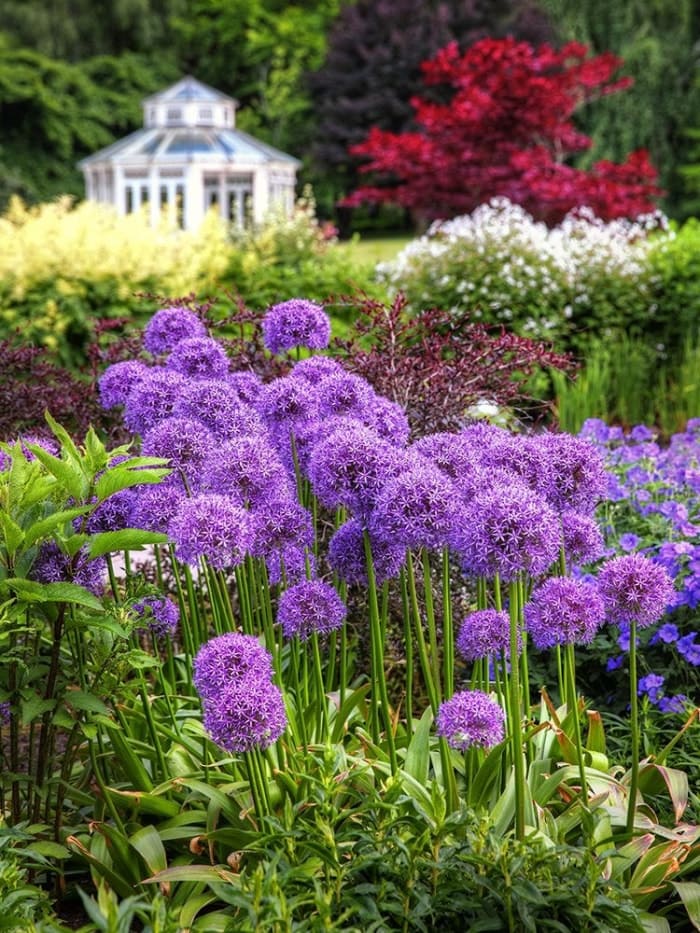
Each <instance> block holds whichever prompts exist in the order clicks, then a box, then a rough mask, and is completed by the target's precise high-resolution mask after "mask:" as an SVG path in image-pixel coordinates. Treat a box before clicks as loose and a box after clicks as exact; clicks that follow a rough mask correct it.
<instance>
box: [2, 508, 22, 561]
mask: <svg viewBox="0 0 700 933" xmlns="http://www.w3.org/2000/svg"><path fill="white" fill-rule="evenodd" d="M0 524H1V525H2V533H3V537H4V539H5V550H6V551H7V554H8V557H10V558H13V557H14V556H15V554H16V553H17V549H18V548H20V547H22V544H23V543H24V532H23V531H22V529H21V528H20V526H19V525H18V524H17V522H16V521H14V520H13V519H12V518H11V517H10V516H9V515H8V514H7V512H0Z"/></svg>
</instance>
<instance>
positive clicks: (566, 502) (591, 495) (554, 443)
mask: <svg viewBox="0 0 700 933" xmlns="http://www.w3.org/2000/svg"><path fill="white" fill-rule="evenodd" d="M535 440H536V443H537V444H539V445H540V446H541V449H542V451H543V453H544V455H545V458H546V459H547V462H548V464H549V468H548V470H547V471H546V474H545V475H544V477H543V483H542V485H541V486H540V487H539V488H540V489H541V491H542V493H543V494H544V495H545V496H546V498H547V499H548V500H549V501H550V502H551V504H552V505H553V506H554V507H555V508H556V509H559V511H562V512H563V511H565V510H566V509H574V510H575V511H577V512H592V511H593V510H594V509H595V507H596V505H597V504H598V502H599V501H600V500H601V499H602V498H603V497H604V496H605V492H606V489H607V485H608V483H607V475H606V472H605V466H604V464H603V459H602V457H601V456H600V454H599V453H598V451H597V450H596V448H595V447H594V446H593V445H592V444H590V443H589V442H588V441H584V440H582V439H581V438H580V437H573V436H572V435H571V434H551V433H547V434H541V435H538V436H537V438H536V439H535Z"/></svg>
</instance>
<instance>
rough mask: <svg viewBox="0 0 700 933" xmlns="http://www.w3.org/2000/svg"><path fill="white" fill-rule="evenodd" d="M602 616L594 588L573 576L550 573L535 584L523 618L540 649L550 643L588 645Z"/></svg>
mask: <svg viewBox="0 0 700 933" xmlns="http://www.w3.org/2000/svg"><path fill="white" fill-rule="evenodd" d="M604 620H605V607H604V605H603V600H602V599H601V597H600V595H599V593H598V591H597V589H596V588H595V587H594V586H592V585H591V584H590V583H586V582H584V581H583V580H575V579H573V578H572V577H550V578H549V579H548V580H545V582H544V583H542V584H541V585H540V586H538V587H536V588H535V589H534V590H533V592H532V595H531V596H530V602H529V603H526V605H525V622H526V624H527V631H528V633H529V635H530V637H531V638H532V641H533V644H534V645H535V647H536V648H539V649H540V650H542V649H544V648H551V647H552V646H553V645H574V644H583V645H587V644H589V643H590V642H591V641H593V639H594V637H595V634H596V632H597V631H598V629H599V628H600V626H601V625H602V624H603V621H604Z"/></svg>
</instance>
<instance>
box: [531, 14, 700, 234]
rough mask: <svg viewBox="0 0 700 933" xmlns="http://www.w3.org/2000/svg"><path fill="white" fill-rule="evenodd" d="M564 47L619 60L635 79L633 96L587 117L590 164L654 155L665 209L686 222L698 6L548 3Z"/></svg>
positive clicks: (695, 108) (696, 95)
mask: <svg viewBox="0 0 700 933" xmlns="http://www.w3.org/2000/svg"><path fill="white" fill-rule="evenodd" d="M541 4H542V6H543V8H544V9H546V10H547V11H548V12H549V13H550V15H551V17H552V19H553V21H554V22H555V23H556V24H557V25H558V28H559V31H560V38H561V39H562V40H569V39H576V40H578V41H580V42H583V43H585V44H587V45H590V46H591V48H592V51H593V52H602V51H605V50H606V49H608V50H610V51H612V52H614V53H615V54H616V55H618V56H620V57H621V58H622V59H623V60H624V63H625V66H624V71H625V74H626V75H629V76H630V77H632V78H633V80H634V85H633V86H632V88H631V89H630V90H629V91H628V92H627V93H626V94H620V95H615V96H613V97H608V98H606V99H605V100H602V101H600V103H599V104H598V105H597V106H596V107H595V108H591V109H590V111H589V112H588V113H586V114H585V115H582V119H581V126H582V128H583V129H584V131H585V132H586V133H588V134H589V135H590V136H592V137H593V140H594V145H593V147H592V149H591V151H590V152H589V153H588V155H587V157H586V163H588V162H594V161H596V160H598V159H610V160H612V161H619V160H620V159H621V158H622V157H623V156H624V154H625V153H627V152H630V151H631V150H634V149H638V148H645V149H648V150H649V152H650V153H651V158H652V161H653V162H654V164H655V165H656V166H657V167H658V169H659V172H660V180H661V185H662V186H663V187H664V188H665V189H666V191H667V196H666V199H665V207H666V209H667V210H668V211H669V212H670V213H672V214H675V215H678V216H685V215H686V214H687V213H688V206H689V205H688V204H686V203H684V200H685V191H684V182H683V178H682V176H681V173H680V172H679V166H680V165H681V164H683V163H684V162H685V161H688V152H689V145H690V141H689V140H688V138H687V136H686V133H685V131H686V129H687V127H689V126H693V125H696V124H697V120H698V117H697V114H698V113H700V82H699V81H697V80H694V77H695V75H697V73H698V67H699V66H700V4H698V2H697V0H617V2H615V3H611V2H610V0H541Z"/></svg>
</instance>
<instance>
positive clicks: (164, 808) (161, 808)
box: [107, 761, 180, 838]
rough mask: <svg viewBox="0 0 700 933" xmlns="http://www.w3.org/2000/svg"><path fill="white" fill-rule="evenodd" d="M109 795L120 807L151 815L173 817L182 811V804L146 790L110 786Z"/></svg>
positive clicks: (165, 817)
mask: <svg viewBox="0 0 700 933" xmlns="http://www.w3.org/2000/svg"><path fill="white" fill-rule="evenodd" d="M120 764H122V762H121V761H120ZM125 771H126V769H125ZM107 795H108V796H109V797H110V799H111V800H112V801H113V802H114V803H116V804H117V806H119V807H128V808H129V809H130V810H137V811H138V812H139V813H143V814H146V813H147V814H149V815H150V816H158V817H162V818H164V819H172V818H173V817H174V816H177V815H178V814H179V812H180V805H179V804H178V803H175V801H174V800H168V799H167V798H166V797H160V796H158V795H157V794H149V793H147V792H146V791H134V790H115V789H114V788H112V787H108V788H107ZM163 838H165V836H163Z"/></svg>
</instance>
